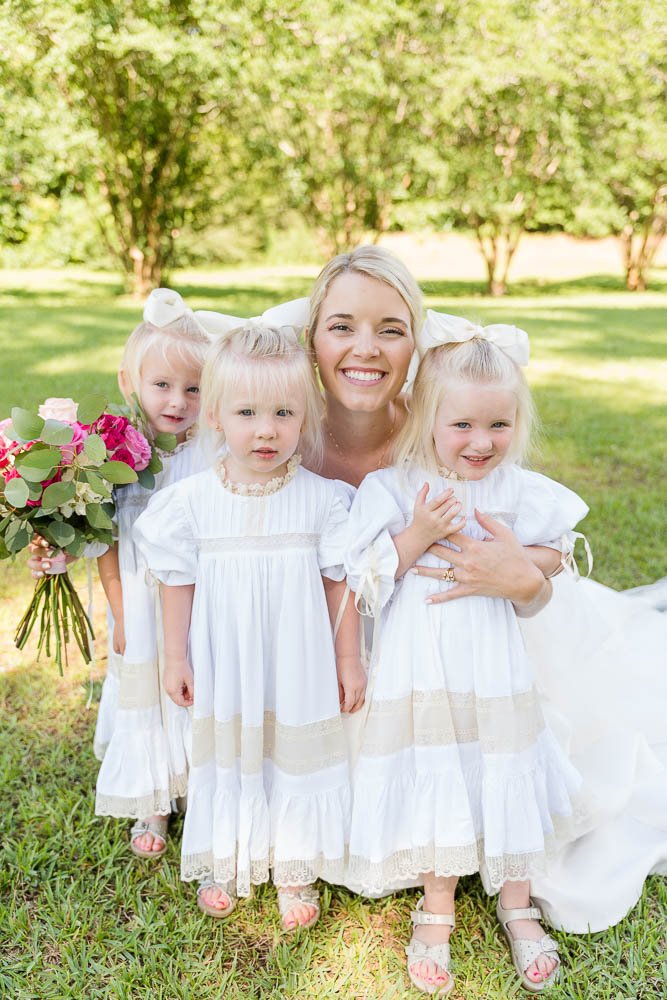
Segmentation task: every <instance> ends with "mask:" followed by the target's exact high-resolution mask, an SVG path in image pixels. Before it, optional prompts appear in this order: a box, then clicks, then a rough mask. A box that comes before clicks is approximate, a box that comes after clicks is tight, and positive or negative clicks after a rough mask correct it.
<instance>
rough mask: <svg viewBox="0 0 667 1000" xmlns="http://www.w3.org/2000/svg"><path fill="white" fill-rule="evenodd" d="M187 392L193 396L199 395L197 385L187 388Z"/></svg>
mask: <svg viewBox="0 0 667 1000" xmlns="http://www.w3.org/2000/svg"><path fill="white" fill-rule="evenodd" d="M188 392H191V393H193V395H197V394H198V393H199V386H198V385H190V386H188Z"/></svg>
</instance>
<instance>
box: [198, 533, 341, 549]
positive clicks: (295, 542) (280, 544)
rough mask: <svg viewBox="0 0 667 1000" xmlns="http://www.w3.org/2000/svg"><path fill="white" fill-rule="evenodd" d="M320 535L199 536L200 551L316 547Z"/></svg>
mask: <svg viewBox="0 0 667 1000" xmlns="http://www.w3.org/2000/svg"><path fill="white" fill-rule="evenodd" d="M320 537H321V536H320V535H319V534H316V533H312V532H311V533H308V532H296V531H293V532H290V533H286V534H284V535H245V536H243V537H242V538H200V539H199V541H198V542H197V547H198V549H199V551H200V552H279V551H280V550H281V549H316V548H317V546H318V545H319V543H320Z"/></svg>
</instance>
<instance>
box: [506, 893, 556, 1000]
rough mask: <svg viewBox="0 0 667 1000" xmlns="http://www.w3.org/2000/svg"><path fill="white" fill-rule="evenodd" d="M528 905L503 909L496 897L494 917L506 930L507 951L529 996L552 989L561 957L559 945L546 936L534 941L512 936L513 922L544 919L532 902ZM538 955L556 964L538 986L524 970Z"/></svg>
mask: <svg viewBox="0 0 667 1000" xmlns="http://www.w3.org/2000/svg"><path fill="white" fill-rule="evenodd" d="M530 903H531V905H530V906H526V907H519V908H515V909H507V910H506V909H505V907H504V906H503V905H502V904H501V902H500V896H498V902H497V904H496V914H497V916H498V920H499V921H500V926H501V927H502V929H503V930H504V931H505V934H506V936H507V940H508V941H509V945H510V951H511V953H512V962H513V963H514V968H515V969H516V971H517V972H518V973H519V976H520V978H521V984H522V986H523V987H524V988H525V989H527V990H529V991H530V992H531V993H542V992H543V991H544V990H547V989H549V988H550V987H551V986H553V985H554V984H555V982H556V981H557V979H558V978H559V976H560V956H559V954H558V945H557V944H556V942H555V941H554V939H553V938H552V937H550V936H549V935H548V934H544V936H543V937H541V938H540V939H539V940H537V941H531V940H530V938H515V937H514V936H513V935H512V931H511V930H510V928H509V927H508V926H507V925H508V924H509V923H511V922H512V920H537V921H539V922H540V923H541V922H542V921H543V919H544V918H543V916H542V911H541V910H540V908H539V906H535V905H534V903H533V900H532V899H531V900H530ZM540 955H546V956H547V958H551V959H553V960H554V961H555V962H556V967H555V968H554V969H553V971H552V972H550V973H549V975H548V976H547V978H546V979H543V980H542V982H541V983H536V982H533V980H532V979H529V978H528V976H527V975H526V969H528V967H529V966H530V965H532V964H533V962H534V961H535V960H536V959H537V958H539V957H540Z"/></svg>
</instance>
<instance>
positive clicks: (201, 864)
mask: <svg viewBox="0 0 667 1000" xmlns="http://www.w3.org/2000/svg"><path fill="white" fill-rule="evenodd" d="M344 875H345V858H325V857H324V856H323V855H322V854H320V855H318V857H316V858H309V859H301V858H295V859H292V860H288V861H276V860H275V858H274V855H273V851H271V853H270V855H269V856H268V857H264V858H259V859H257V858H253V859H251V860H250V862H249V865H248V867H244V868H237V864H236V857H228V858H215V857H214V856H213V852H212V851H204V852H202V853H201V854H187V855H183V856H182V858H181V878H182V879H183V881H184V882H191V881H193V880H194V879H203V878H213V879H214V881H215V882H217V883H218V884H219V885H221V886H222V887H223V888H224V889H225V891H226V892H229V891H230V890H231V891H233V893H234V895H237V896H249V895H250V887H251V886H252V885H261V884H262V883H263V882H268V881H269V878H270V877H271V878H272V880H273V882H274V883H275V884H276V885H295V886H305V885H312V883H313V882H314V881H315V880H316V879H318V878H321V879H324V880H325V881H326V882H337V883H340V882H342V881H343V879H344Z"/></svg>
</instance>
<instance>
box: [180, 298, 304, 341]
mask: <svg viewBox="0 0 667 1000" xmlns="http://www.w3.org/2000/svg"><path fill="white" fill-rule="evenodd" d="M195 316H196V318H197V320H198V321H199V323H201V325H202V326H203V327H204V329H205V330H206V331H207V333H211V334H213V335H214V336H221V335H222V334H224V333H229V331H230V330H235V329H236V327H238V326H245V325H246V324H248V323H265V324H266V325H267V326H278V327H280V326H291V327H293V328H294V329H295V330H297V331H299V332H300V331H301V330H303V328H304V327H305V326H308V320H309V318H310V299H307V298H304V299H292V300H291V301H290V302H282V303H281V304H280V305H278V306H272V307H271V308H270V309H266V310H265V311H264V312H263V313H262V315H261V316H252V317H251V318H250V319H248V318H243V317H241V316H228V315H227V314H226V313H219V312H211V311H210V310H208V309H199V310H197V312H196V313H195Z"/></svg>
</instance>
